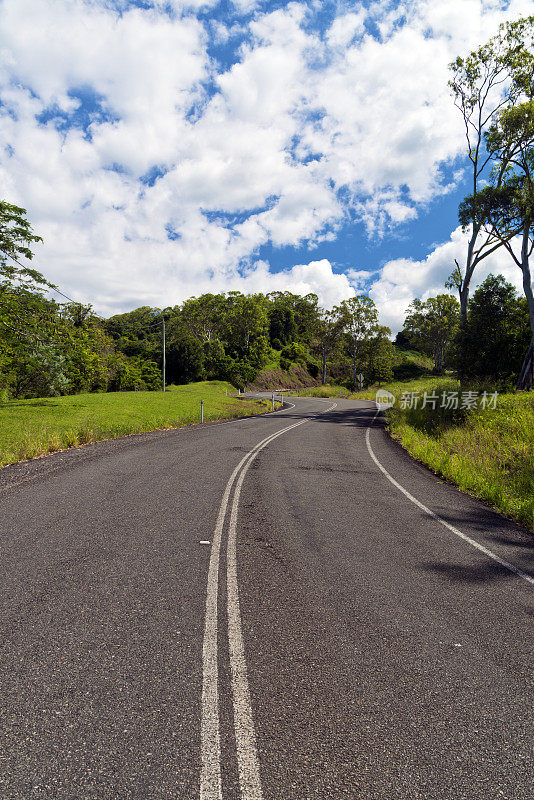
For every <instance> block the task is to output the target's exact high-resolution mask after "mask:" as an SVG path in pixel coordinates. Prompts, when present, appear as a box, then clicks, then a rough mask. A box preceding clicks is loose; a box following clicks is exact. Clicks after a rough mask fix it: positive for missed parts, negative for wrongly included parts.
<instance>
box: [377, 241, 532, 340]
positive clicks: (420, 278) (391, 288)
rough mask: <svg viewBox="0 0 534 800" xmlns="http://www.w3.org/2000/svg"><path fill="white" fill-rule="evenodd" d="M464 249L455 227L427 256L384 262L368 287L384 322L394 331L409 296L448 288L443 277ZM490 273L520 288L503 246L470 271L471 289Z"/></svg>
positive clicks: (516, 271) (517, 273) (518, 273)
mask: <svg viewBox="0 0 534 800" xmlns="http://www.w3.org/2000/svg"><path fill="white" fill-rule="evenodd" d="M466 250H467V237H466V234H464V233H463V232H462V229H461V227H458V228H457V229H456V230H454V231H453V232H452V233H451V236H450V238H449V240H448V241H446V242H443V243H441V244H439V245H437V246H436V247H435V248H434V250H432V252H431V253H429V255H428V256H427V257H426V258H424V259H422V260H420V261H417V260H414V259H411V258H397V259H393V260H392V261H388V262H387V263H386V264H384V266H383V267H382V269H381V270H380V272H379V277H378V278H377V279H376V280H374V281H373V282H372V284H371V286H370V289H369V295H370V297H372V299H373V300H374V302H375V303H376V306H377V308H378V310H379V312H380V317H381V319H382V320H383V322H384V324H385V325H388V326H389V327H390V328H391V329H392V330H393V332H395V333H396V332H397V331H399V330H400V329H401V328H402V324H403V321H404V318H405V316H406V309H407V308H408V306H409V305H410V303H411V302H412V300H414V299H415V298H416V297H418V298H420V299H421V300H428V298H429V297H432V296H435V295H437V294H444V293H445V292H446V291H447V290H446V289H445V287H444V285H445V281H446V280H447V278H448V277H449V275H450V274H451V272H452V271H453V270H454V268H455V259H457V260H458V263H459V264H462V263H463V262H464V260H465V254H466ZM490 273H493V274H495V275H499V274H501V275H503V276H504V277H505V278H506V280H507V281H509V282H510V283H512V284H513V285H514V286H515V287H516V289H517V290H518V291H521V287H522V283H521V281H522V273H521V271H520V269H519V268H518V267H517V266H516V264H515V263H514V262H513V260H512V258H511V257H510V255H509V254H508V253H507V252H506V250H504V248H500V249H499V250H496V251H495V252H494V253H492V254H491V255H489V256H488V257H487V258H485V259H484V260H483V261H482V262H481V263H480V264H479V266H478V267H477V269H476V270H475V273H474V275H473V280H472V283H471V291H473V290H474V289H475V288H476V287H477V286H479V285H480V284H481V283H482V282H483V281H484V280H485V279H486V278H487V277H488V275H489V274H490Z"/></svg>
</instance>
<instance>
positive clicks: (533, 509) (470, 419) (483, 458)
mask: <svg viewBox="0 0 534 800" xmlns="http://www.w3.org/2000/svg"><path fill="white" fill-rule="evenodd" d="M376 388H377V387H371V389H367V390H364V391H363V392H357V393H352V394H351V393H350V392H348V391H347V390H346V389H344V388H343V389H342V390H341V396H342V397H345V398H360V399H364V398H368V399H372V400H374V397H375V392H376ZM383 388H386V389H388V390H389V391H390V392H391V393H392V394H394V395H395V397H396V403H395V406H394V407H393V408H392V409H390V410H389V411H388V412H387V414H386V418H387V422H388V426H389V430H390V432H391V435H392V436H393V437H394V438H395V439H397V441H399V442H400V443H401V444H402V446H403V447H404V448H406V450H407V451H408V452H409V453H410V454H411V455H412V456H414V457H415V458H417V459H418V460H419V461H422V462H423V463H424V464H426V465H427V466H429V467H430V468H431V469H432V470H433V471H434V472H436V473H437V474H439V475H442V476H443V477H445V478H447V479H448V480H450V481H451V482H453V483H455V484H456V485H457V486H459V487H460V489H463V490H464V491H466V492H469V493H470V494H472V495H474V496H476V497H479V498H480V499H481V500H484V501H486V502H487V503H489V504H490V505H492V506H494V507H495V508H496V509H498V510H499V511H502V512H504V513H505V514H506V515H507V516H509V517H511V518H512V519H515V520H517V521H518V522H521V523H522V524H523V525H526V526H527V527H529V528H530V529H532V530H534V392H518V393H508V394H501V395H499V397H498V400H497V407H496V408H495V409H491V408H486V409H482V408H480V407H479V408H477V409H476V410H469V411H466V410H463V411H462V410H461V409H459V410H458V411H452V412H450V413H447V412H443V411H442V410H441V409H440V408H439V404H440V402H441V396H442V393H443V392H444V391H445V392H451V391H458V392H460V385H459V383H458V381H455V380H453V379H451V378H447V377H445V378H436V377H434V378H432V377H426V378H420V379H417V380H413V381H404V382H396V383H390V384H388V385H387V386H385V387H383ZM425 391H426V392H427V393H428V394H429V395H430V394H431V393H432V392H436V393H437V394H438V395H439V398H440V400H439V401H438V403H436V406H437V408H436V410H433V409H432V408H431V407H430V406H427V408H426V409H424V410H423V409H421V408H418V409H409V408H405V409H402V408H400V400H401V397H402V394H403V392H419V393H420V395H421V398H422V396H423V393H424V392H425ZM481 391H482V390H481ZM339 393H340V387H339V386H337V387H336V386H320V387H317V388H316V389H307V390H304V391H303V392H301V393H300V394H301V395H306V396H314V397H339V396H340V394H339ZM460 397H461V394H460ZM420 404H421V401H420ZM460 405H461V403H460Z"/></svg>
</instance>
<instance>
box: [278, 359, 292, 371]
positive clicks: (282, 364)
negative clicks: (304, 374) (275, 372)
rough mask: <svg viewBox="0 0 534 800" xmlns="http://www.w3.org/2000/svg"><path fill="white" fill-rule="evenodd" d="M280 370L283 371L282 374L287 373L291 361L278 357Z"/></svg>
mask: <svg viewBox="0 0 534 800" xmlns="http://www.w3.org/2000/svg"><path fill="white" fill-rule="evenodd" d="M280 369H283V370H284V372H289V370H290V369H291V361H290V360H289V358H282V357H280Z"/></svg>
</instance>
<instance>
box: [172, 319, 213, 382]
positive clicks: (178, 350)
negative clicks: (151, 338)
mask: <svg viewBox="0 0 534 800" xmlns="http://www.w3.org/2000/svg"><path fill="white" fill-rule="evenodd" d="M203 377H204V350H203V347H202V343H201V342H200V341H199V340H198V339H196V338H195V337H194V336H191V334H189V333H187V332H186V331H183V332H182V334H181V335H180V336H177V337H176V338H175V339H174V341H172V342H171V344H170V345H169V349H168V352H167V380H168V381H169V383H177V384H183V383H191V381H199V380H202V378H203Z"/></svg>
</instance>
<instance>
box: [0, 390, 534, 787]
mask: <svg viewBox="0 0 534 800" xmlns="http://www.w3.org/2000/svg"><path fill="white" fill-rule="evenodd" d="M0 580H1V586H2V592H1V613H0V625H1V637H0V675H1V681H2V687H1V688H2V691H1V696H0V698H1V699H0V705H1V708H0V799H1V800H130V799H132V800H134V799H135V800H178V799H179V798H184V799H185V800H342V798H359V799H360V798H361V799H362V800H397V799H398V800H419V798H420V799H421V800H438V799H439V800H464V799H465V800H493V798H495V800H503V799H504V800H533V799H534V724H533V719H534V714H533V709H534V677H533V675H534V673H533V650H534V648H533V641H534V639H533V621H534V537H533V536H532V535H531V534H529V533H528V531H526V530H524V529H522V528H521V527H519V526H517V525H515V524H513V523H511V522H508V521H507V520H505V519H504V518H502V517H500V516H499V515H497V514H495V513H493V512H492V511H491V510H490V509H488V508H487V507H486V506H484V505H483V504H482V503H479V502H477V501H475V500H474V499H472V498H470V497H469V496H467V495H465V494H462V493H460V492H459V491H457V490H456V489H454V488H453V487H451V486H450V485H448V484H447V483H444V482H440V481H439V480H438V479H437V478H436V477H435V476H434V475H432V474H431V473H430V472H429V471H428V470H426V469H425V468H423V467H422V466H420V465H419V464H417V463H415V462H414V461H413V460H411V459H410V458H409V457H408V456H407V455H406V454H405V453H404V451H403V450H402V449H401V448H400V447H399V446H398V445H396V444H395V443H394V442H392V441H391V439H390V438H389V437H388V436H387V435H386V434H385V432H384V431H383V426H382V423H381V420H380V417H378V416H377V415H376V410H375V407H374V404H373V403H370V402H366V401H345V400H337V399H336V400H332V401H328V400H320V399H316V398H302V399H294V398H292V399H290V400H289V401H288V403H287V405H286V407H285V408H284V409H283V410H281V411H278V412H275V413H272V414H266V415H264V416H261V417H255V418H247V419H243V420H238V421H234V422H231V423H216V424H207V425H198V426H194V427H191V428H182V429H178V430H174V431H159V432H155V433H152V434H144V435H141V436H132V437H125V438H123V439H120V440H115V441H109V442H102V443H99V444H96V445H90V446H86V447H83V448H79V449H77V450H74V451H68V452H64V453H59V454H56V455H54V456H50V457H46V458H43V459H38V460H36V461H32V462H28V463H26V464H19V465H14V466H12V467H7V468H4V469H3V470H0Z"/></svg>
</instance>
